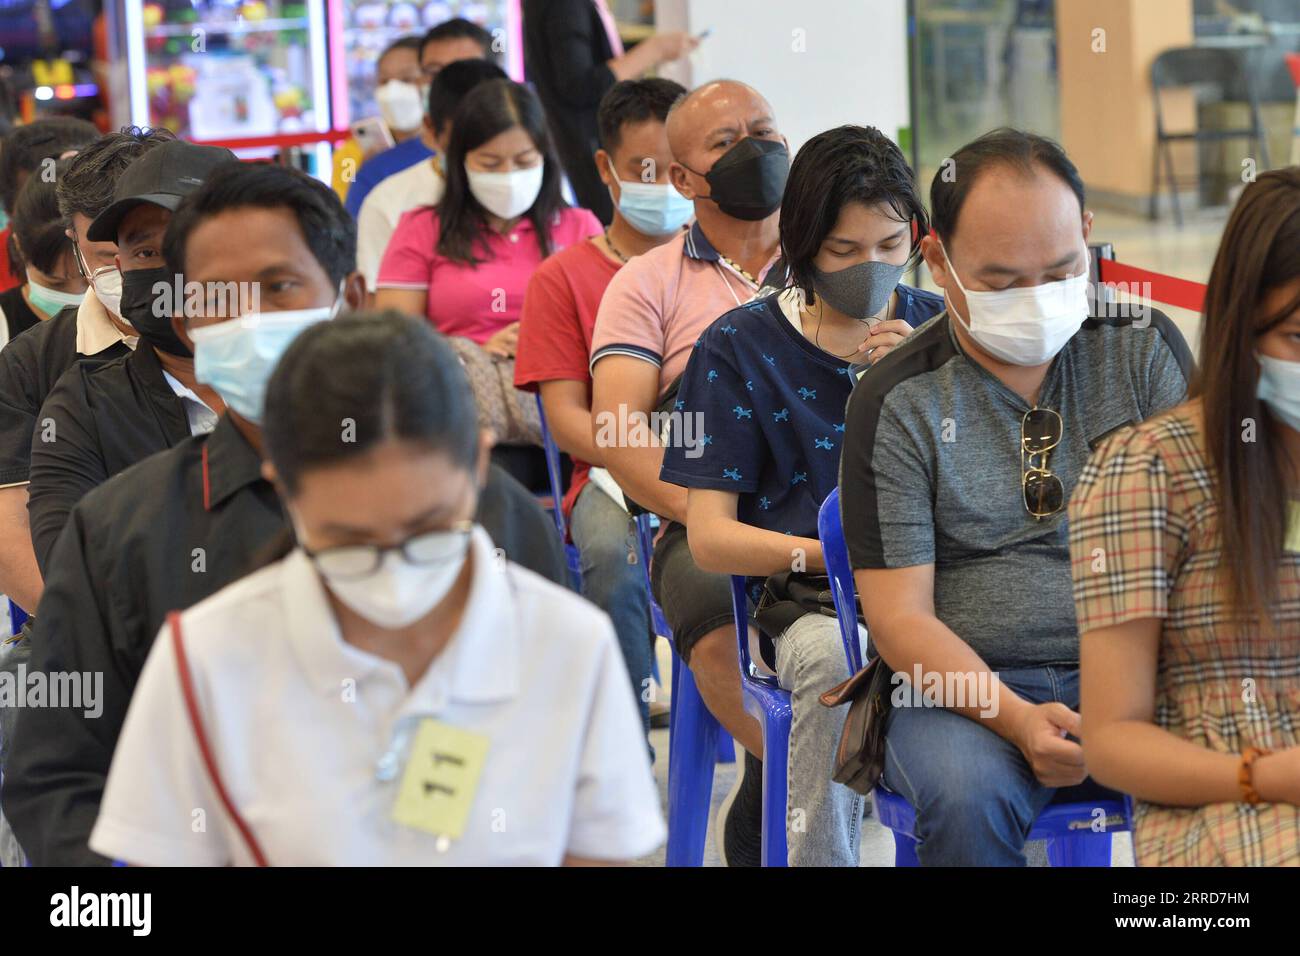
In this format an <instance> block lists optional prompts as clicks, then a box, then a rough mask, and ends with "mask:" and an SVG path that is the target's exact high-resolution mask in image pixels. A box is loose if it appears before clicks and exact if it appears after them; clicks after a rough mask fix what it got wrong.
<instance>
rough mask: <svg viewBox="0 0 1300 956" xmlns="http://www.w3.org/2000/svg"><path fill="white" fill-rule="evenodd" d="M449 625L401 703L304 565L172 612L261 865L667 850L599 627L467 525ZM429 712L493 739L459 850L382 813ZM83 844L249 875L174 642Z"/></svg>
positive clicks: (380, 662) (597, 614) (266, 572)
mask: <svg viewBox="0 0 1300 956" xmlns="http://www.w3.org/2000/svg"><path fill="white" fill-rule="evenodd" d="M471 554H472V556H473V561H474V571H473V580H472V583H471V590H470V596H469V600H468V602H467V605H466V608H465V612H464V616H463V618H462V621H461V626H460V628H459V629H458V630H457V632H456V633H455V634H454V635H453V637H452V639H451V641H450V642H448V644H447V646H446V648H445V649H444V650H443V652H442V653H441V654H439V655H438V657H437V658H436V659H435V660H434V662H433V663H432V664H431V665H430V667H429V669H428V670H427V671H426V672H425V674H424V675H423V676H422V677H421V678H420V680H419V681H418V682H417V683H416V684H415V686H414V687H412V688H408V687H407V684H406V680H405V678H404V676H403V674H402V671H401V669H400V668H399V667H398V666H397V665H396V664H394V663H392V662H391V661H388V660H385V659H383V658H380V657H377V656H375V655H373V654H370V653H367V652H365V651H362V650H361V649H359V648H357V647H355V646H353V645H351V644H348V643H346V642H345V641H344V640H343V639H342V636H341V634H340V631H339V628H338V625H337V623H336V621H335V619H334V616H333V614H332V612H331V610H330V607H329V604H328V600H327V598H326V594H325V591H324V587H323V585H322V584H321V582H320V579H319V577H318V576H317V574H316V571H315V568H314V567H313V566H312V564H311V562H310V561H309V559H308V558H307V557H306V556H305V555H304V554H303V553H302V552H301V551H294V552H293V553H292V554H290V555H289V556H288V557H287V558H285V559H284V560H283V561H280V562H277V563H276V564H274V565H271V566H269V567H267V568H264V569H262V570H260V571H258V572H256V573H255V574H253V575H251V576H249V577H247V578H244V579H243V580H240V581H237V582H235V583H234V584H232V585H230V586H229V587H226V588H224V589H223V590H221V591H219V592H218V593H217V594H215V595H213V596H212V597H210V598H208V599H206V600H204V601H202V602H200V603H199V604H197V605H195V606H194V607H193V608H191V609H190V610H188V611H186V612H185V613H184V614H183V615H182V618H181V621H182V628H183V633H184V643H185V649H186V654H187V656H188V658H189V666H190V671H191V673H192V675H193V680H194V686H195V690H196V694H197V697H198V704H199V707H200V709H201V711H202V713H203V716H204V723H205V726H206V729H207V736H208V740H209V742H210V746H211V748H212V752H213V757H214V759H215V762H216V764H217V766H218V767H219V768H220V773H221V777H222V781H223V784H224V786H225V789H226V791H227V793H228V794H229V795H230V799H231V801H232V802H233V803H234V805H235V806H236V808H237V809H238V811H239V813H240V814H241V816H242V817H243V818H244V820H245V822H246V823H247V824H248V826H249V828H250V829H251V830H252V832H253V834H254V836H255V838H256V840H257V842H258V844H259V845H260V847H261V849H262V851H263V853H264V854H265V856H266V859H267V860H268V862H269V863H270V864H272V865H276V864H279V865H306V866H317V865H327V866H332V865H343V866H408V865H409V866H431V865H435V866H441V865H446V866H457V865H465V866H474V865H554V864H559V863H560V862H561V861H562V859H563V858H564V856H565V854H572V855H574V856H578V857H587V858H593V859H599V860H624V859H631V858H633V857H637V856H642V855H644V854H646V853H649V852H651V851H652V850H654V849H655V848H656V847H657V846H659V845H660V844H661V843H662V842H663V839H664V836H665V828H664V823H663V817H662V814H661V812H660V807H659V798H658V792H657V790H656V788H655V784H654V780H653V777H652V774H651V771H650V766H649V762H648V760H647V758H646V748H645V739H644V736H643V733H642V729H641V723H640V720H639V718H638V716H637V712H636V707H635V704H634V701H633V696H632V689H631V686H630V680H629V678H628V676H627V671H626V669H625V668H624V665H623V659H622V656H621V654H620V653H619V649H618V645H617V643H616V641H615V637H614V630H613V627H612V625H611V624H610V621H609V618H608V617H606V616H605V614H604V613H603V612H601V611H599V610H598V609H597V608H596V607H594V606H593V605H591V604H589V603H587V602H586V601H585V600H583V599H581V598H579V597H578V596H577V595H575V594H572V593H571V592H569V591H566V590H564V589H563V588H560V587H558V586H557V585H555V584H552V583H551V582H549V581H546V580H545V579H543V578H541V577H540V576H538V575H536V574H533V573H532V572H530V571H528V570H526V569H524V568H521V567H518V566H517V565H513V564H508V563H507V562H505V561H503V560H499V559H498V558H497V557H496V555H495V553H494V548H493V546H492V542H491V539H490V538H489V537H488V535H487V533H486V532H485V531H483V530H482V529H481V528H475V530H474V534H473V540H472V545H471ZM428 718H433V719H435V720H436V721H438V722H439V723H440V724H442V725H450V726H451V727H454V728H456V729H457V730H458V731H468V732H470V733H472V734H476V735H481V737H482V738H486V741H487V751H486V757H485V758H484V759H483V763H482V772H481V775H480V777H479V782H478V786H477V789H475V790H473V791H472V792H473V796H472V799H471V802H470V807H469V811H468V816H467V817H465V823H464V829H463V831H462V833H461V835H460V837H459V838H457V839H450V840H449V839H448V838H447V837H446V836H445V835H444V836H438V835H435V834H434V833H432V832H428V831H427V830H425V829H417V828H414V827H411V826H407V825H404V824H401V823H398V822H395V821H394V820H393V819H392V811H393V807H394V802H395V800H396V799H397V794H398V790H399V785H400V782H401V780H402V778H403V776H404V773H405V770H406V764H407V759H408V756H410V753H411V749H412V740H413V739H414V738H415V737H416V735H417V732H418V728H419V726H420V725H421V723H422V721H424V720H425V719H428ZM90 845H91V846H92V847H93V848H94V849H95V850H96V851H97V852H99V853H102V854H104V855H105V856H110V857H114V858H116V859H121V860H125V861H126V862H128V863H139V864H145V865H160V866H168V865H184V864H190V865H208V866H218V865H224V864H232V863H233V864H237V865H248V864H250V863H251V862H252V861H253V857H252V854H251V853H250V851H249V849H248V847H247V845H246V844H245V842H244V840H243V839H242V837H241V836H240V834H239V831H238V829H237V828H236V826H235V824H234V822H233V821H232V820H231V819H230V817H229V816H228V814H227V813H226V811H225V809H224V808H223V806H222V804H221V802H220V800H219V798H218V797H217V795H216V789H215V788H214V787H213V786H212V784H211V782H210V779H209V776H208V773H207V771H206V769H205V767H204V764H203V761H202V759H201V757H200V754H199V749H198V746H197V744H196V742H195V738H194V733H193V730H192V728H191V725H190V722H189V719H188V717H187V714H186V711H185V703H184V696H183V694H182V691H181V687H180V683H179V679H178V676H177V670H176V659H175V653H174V650H173V646H172V640H171V636H170V633H169V630H168V628H167V627H166V626H164V628H163V631H162V633H161V634H160V635H159V637H158V638H157V640H156V641H155V642H154V645H153V649H152V651H151V652H150V654H149V659H148V661H147V663H146V664H145V668H144V671H143V673H142V674H141V677H140V682H139V684H138V685H137V687H136V690H135V694H134V696H133V698H132V700H131V706H130V709H129V711H128V713H127V718H126V723H125V725H124V727H123V730H122V735H121V738H120V740H119V741H118V745H117V750H116V753H115V755H114V758H113V765H112V769H111V771H110V773H109V778H108V785H107V788H106V790H105V793H104V798H103V802H102V804H101V806H100V814H99V819H98V821H97V823H96V824H95V829H94V832H93V833H92V835H91V839H90Z"/></svg>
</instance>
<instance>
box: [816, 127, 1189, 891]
mask: <svg viewBox="0 0 1300 956" xmlns="http://www.w3.org/2000/svg"><path fill="white" fill-rule="evenodd" d="M954 174H955V175H954ZM931 219H932V231H931V234H930V235H929V236H928V237H926V238H925V239H924V240H922V254H923V255H924V257H925V260H926V263H927V264H928V265H929V267H930V271H931V273H932V274H933V276H934V279H935V282H936V283H938V285H939V286H940V288H941V289H942V290H943V292H944V297H945V299H946V305H947V310H946V312H944V313H941V314H940V315H939V316H937V317H935V318H934V319H933V320H931V321H930V322H929V323H927V324H926V325H924V326H922V327H921V328H920V329H918V330H917V331H916V332H914V333H913V334H912V336H911V337H910V338H909V339H908V340H907V341H905V342H903V343H902V344H901V345H898V346H897V347H896V348H895V349H894V350H893V351H892V352H891V353H890V354H889V355H887V356H885V357H884V358H883V359H881V360H880V362H878V363H877V364H875V365H874V366H873V367H872V368H871V370H870V371H869V372H867V373H866V374H865V375H864V376H863V377H862V379H861V380H860V382H859V384H858V386H857V388H856V389H855V390H854V392H853V395H852V397H851V398H850V400H849V404H848V409H847V414H846V423H845V424H846V435H845V442H844V452H843V456H842V458H841V465H840V468H841V470H840V492H841V496H842V498H841V514H842V516H843V521H844V533H845V538H846V540H847V543H848V547H849V555H850V559H851V562H852V566H853V568H854V573H855V579H856V584H857V589H858V594H859V595H860V597H861V600H862V608H863V612H864V614H865V616H866V622H867V629H868V631H869V632H870V634H871V639H872V643H873V644H874V646H875V649H876V650H877V651H878V652H879V654H880V656H881V657H882V658H883V660H884V663H885V664H887V665H888V666H889V667H890V668H892V669H893V671H894V672H895V673H894V678H895V680H894V684H893V689H894V691H895V693H893V694H891V703H892V709H891V710H890V712H889V715H888V718H887V722H886V725H885V728H886V730H885V733H886V742H887V746H886V759H885V767H884V777H883V783H884V785H885V786H886V787H887V788H889V789H890V790H892V791H894V792H895V793H897V794H899V795H900V796H902V797H903V798H904V799H905V800H907V801H908V802H909V803H910V804H911V805H912V806H913V807H914V808H915V810H916V815H917V827H916V831H917V833H921V834H924V837H925V839H924V841H923V842H921V843H920V844H919V845H918V847H917V854H918V857H919V860H920V862H921V863H922V864H923V865H966V866H979V865H985V866H987V865H1006V866H1014V865H1023V864H1024V862H1025V857H1024V844H1025V839H1026V836H1027V834H1028V832H1029V829H1030V827H1031V826H1032V824H1033V822H1034V819H1035V818H1036V817H1037V816H1038V814H1039V813H1040V812H1041V811H1042V810H1043V809H1044V807H1046V806H1047V805H1048V803H1050V802H1052V801H1053V800H1057V801H1071V800H1095V799H1098V798H1099V797H1104V796H1106V795H1107V794H1106V792H1105V791H1103V790H1102V789H1101V788H1099V787H1097V786H1096V785H1095V784H1094V783H1092V781H1091V780H1090V779H1088V768H1087V766H1086V765H1085V763H1084V759H1083V749H1082V747H1081V746H1080V745H1079V742H1078V739H1079V734H1080V730H1081V719H1080V715H1079V713H1078V705H1079V681H1078V662H1079V644H1078V631H1077V627H1076V622H1075V616H1074V602H1073V599H1072V593H1071V568H1070V555H1069V547H1068V529H1067V527H1066V514H1065V505H1066V503H1067V501H1068V499H1069V495H1070V492H1071V490H1072V489H1073V487H1074V484H1075V482H1076V481H1077V480H1078V478H1079V474H1080V472H1081V471H1082V470H1083V467H1084V464H1085V462H1086V461H1087V459H1088V455H1089V453H1090V451H1091V450H1092V448H1093V447H1095V446H1096V444H1097V443H1098V442H1099V441H1101V440H1102V439H1103V438H1104V437H1105V436H1106V435H1108V434H1110V433H1111V432H1113V431H1116V430H1117V429H1122V428H1124V427H1125V426H1127V425H1130V424H1134V423H1136V422H1139V421H1141V420H1143V419H1145V418H1147V417H1149V416H1151V415H1153V414H1155V413H1156V412H1159V411H1161V410H1163V409H1165V408H1168V407H1170V406H1173V405H1176V404H1178V403H1179V402H1180V401H1181V400H1182V399H1183V396H1184V395H1185V394H1186V389H1187V382H1188V380H1189V377H1190V374H1191V365H1192V361H1191V354H1190V352H1189V350H1188V348H1187V344H1186V343H1185V342H1184V341H1183V339H1182V336H1181V335H1179V333H1178V331H1177V329H1176V328H1175V327H1174V326H1173V324H1172V323H1171V322H1170V321H1169V320H1168V319H1167V318H1166V317H1165V316H1163V315H1162V314H1160V313H1159V312H1156V311H1154V310H1152V309H1150V306H1149V304H1147V303H1140V302H1138V303H1133V304H1132V305H1131V306H1126V307H1114V306H1108V307H1107V308H1106V311H1105V314H1093V313H1092V312H1091V311H1090V304H1089V298H1088V269H1089V257H1088V249H1087V240H1088V236H1089V233H1090V231H1091V226H1092V214H1091V213H1089V212H1087V211H1086V209H1085V208H1084V190H1083V183H1082V181H1081V180H1080V178H1079V173H1078V171H1077V170H1076V169H1075V167H1074V164H1073V163H1072V162H1070V160H1069V158H1068V157H1067V156H1066V155H1065V152H1064V151H1063V150H1062V149H1061V148H1060V146H1058V145H1057V144H1056V143H1054V142H1052V141H1051V140H1048V139H1045V138H1043V137H1040V136H1036V135H1034V134H1031V133H1023V132H1020V131H1018V130H1009V129H1002V130H997V131H994V132H992V133H989V134H987V135H985V136H983V137H981V138H980V139H978V140H976V141H975V142H973V143H970V144H969V145H967V146H965V147H963V148H962V149H960V150H958V151H957V152H956V153H955V154H954V155H953V157H952V166H951V167H946V168H945V169H943V170H941V171H940V172H939V174H938V175H937V176H936V177H935V179H934V182H933V184H932V186H931ZM1102 560H1105V556H1102ZM900 688H901V690H900Z"/></svg>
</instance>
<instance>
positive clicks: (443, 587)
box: [299, 531, 470, 630]
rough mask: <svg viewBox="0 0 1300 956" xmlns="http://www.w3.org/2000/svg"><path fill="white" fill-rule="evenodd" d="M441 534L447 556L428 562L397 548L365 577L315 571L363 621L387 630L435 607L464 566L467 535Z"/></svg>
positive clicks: (407, 624)
mask: <svg viewBox="0 0 1300 956" xmlns="http://www.w3.org/2000/svg"><path fill="white" fill-rule="evenodd" d="M445 535H446V539H447V550H448V556H447V558H446V559H445V560H440V561H437V562H435V563H432V564H412V563H410V562H409V561H407V560H406V558H405V557H403V556H402V554H401V552H400V551H389V552H387V553H386V554H385V555H384V556H383V558H381V559H380V564H379V567H378V568H376V569H375V570H374V571H373V572H371V573H370V574H367V575H366V576H365V577H361V578H348V579H340V578H335V577H331V576H329V575H327V574H325V573H324V572H319V573H320V575H321V578H322V580H324V582H325V585H326V587H328V588H329V589H330V591H331V592H333V594H334V596H335V597H336V598H338V599H339V600H340V601H342V602H343V603H344V604H346V605H347V606H348V607H350V608H351V609H352V610H353V611H355V612H356V613H357V614H359V615H361V616H362V617H364V618H365V619H366V620H367V621H370V622H371V623H372V624H377V625H379V626H380V627H383V628H388V629H389V630H396V629H398V628H403V627H407V626H409V625H411V624H414V623H415V622H416V621H418V620H420V618H422V617H424V616H425V615H426V614H428V613H429V612H430V611H432V610H433V609H434V608H435V607H437V606H438V604H439V603H440V602H441V601H442V600H443V598H445V597H446V596H447V595H448V594H449V593H450V592H451V589H452V586H453V585H454V584H455V583H456V579H457V578H458V577H459V576H460V572H461V569H462V568H464V566H465V557H466V555H468V553H469V541H470V538H469V536H468V535H465V534H461V533H458V532H455V531H448V532H446V533H445ZM299 540H300V541H301V540H302V537H301V534H299ZM318 570H319V569H318Z"/></svg>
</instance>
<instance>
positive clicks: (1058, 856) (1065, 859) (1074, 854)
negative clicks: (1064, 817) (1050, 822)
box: [1047, 830, 1111, 866]
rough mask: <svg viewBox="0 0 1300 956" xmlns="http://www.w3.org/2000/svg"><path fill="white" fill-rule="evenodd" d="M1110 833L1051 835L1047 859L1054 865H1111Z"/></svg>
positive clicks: (1081, 832)
mask: <svg viewBox="0 0 1300 956" xmlns="http://www.w3.org/2000/svg"><path fill="white" fill-rule="evenodd" d="M1110 838H1111V835H1110V834H1109V833H1092V832H1090V831H1088V830H1080V831H1079V832H1077V833H1071V834H1069V835H1061V836H1055V837H1049V838H1048V840H1047V861H1048V862H1049V863H1051V865H1052V866H1110V842H1111V840H1110Z"/></svg>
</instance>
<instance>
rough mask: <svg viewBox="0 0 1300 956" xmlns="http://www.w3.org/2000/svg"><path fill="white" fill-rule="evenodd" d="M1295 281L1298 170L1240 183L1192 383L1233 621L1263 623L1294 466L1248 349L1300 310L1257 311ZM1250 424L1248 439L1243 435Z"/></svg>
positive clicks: (1299, 257)
mask: <svg viewBox="0 0 1300 956" xmlns="http://www.w3.org/2000/svg"><path fill="white" fill-rule="evenodd" d="M1297 278H1300V168H1296V167H1292V168H1290V169H1280V170H1274V171H1272V172H1267V173H1264V174H1262V175H1261V176H1260V177H1259V179H1258V180H1257V181H1256V182H1254V183H1251V184H1250V185H1249V186H1247V187H1246V189H1245V190H1244V191H1243V192H1242V194H1241V198H1240V199H1239V200H1238V201H1237V206H1236V208H1235V209H1234V210H1233V211H1232V216H1231V217H1230V218H1229V219H1228V225H1227V228H1225V229H1224V231H1223V239H1222V241H1221V242H1220V243H1219V251H1218V254H1217V255H1216V256H1215V259H1214V268H1213V270H1212V271H1211V272H1210V282H1209V286H1208V288H1207V289H1206V294H1205V313H1204V322H1203V324H1202V332H1201V354H1202V355H1203V356H1205V360H1204V361H1203V362H1201V363H1200V373H1199V375H1198V376H1197V380H1196V382H1195V383H1194V385H1193V387H1192V389H1191V393H1192V395H1193V396H1195V397H1197V398H1199V399H1200V403H1201V409H1202V414H1203V416H1204V421H1205V445H1206V454H1207V458H1208V460H1209V464H1210V468H1211V470H1212V471H1213V474H1214V500H1215V503H1216V504H1217V506H1218V522H1219V534H1220V537H1221V539H1222V544H1221V546H1220V547H1221V552H1222V557H1221V561H1220V567H1221V568H1223V570H1224V572H1225V574H1226V583H1227V586H1228V595H1229V603H1230V607H1231V609H1232V611H1233V613H1234V616H1235V617H1236V619H1237V620H1249V619H1255V620H1258V621H1259V622H1260V624H1261V625H1263V626H1264V627H1266V628H1267V627H1268V626H1269V622H1270V621H1271V615H1270V614H1269V613H1268V611H1269V608H1270V607H1271V605H1272V603H1273V601H1274V600H1275V599H1276V597H1277V568H1278V562H1279V560H1280V559H1281V555H1282V544H1283V534H1284V529H1285V527H1286V520H1287V507H1288V501H1289V499H1290V497H1291V496H1290V493H1289V492H1290V491H1291V490H1294V488H1295V487H1296V476H1297V465H1298V464H1300V463H1297V462H1295V461H1291V460H1290V459H1289V458H1288V456H1287V453H1286V447H1285V444H1284V443H1283V442H1282V441H1281V440H1280V438H1279V433H1278V429H1280V428H1281V427H1282V426H1281V424H1280V423H1279V422H1277V421H1276V420H1275V419H1274V418H1273V416H1272V414H1271V413H1270V412H1269V410H1268V406H1267V405H1265V404H1264V403H1263V402H1261V401H1260V400H1259V398H1257V397H1256V394H1255V393H1256V388H1257V385H1258V381H1259V372H1260V370H1259V362H1258V361H1257V360H1256V358H1255V349H1256V345H1257V341H1258V339H1259V337H1260V336H1261V335H1263V334H1264V333H1265V332H1268V331H1269V330H1270V329H1272V328H1273V327H1274V326H1275V325H1277V324H1278V323H1279V322H1281V321H1282V320H1283V319H1284V318H1286V317H1287V316H1288V315H1290V314H1292V313H1293V312H1295V310H1296V309H1298V308H1300V295H1298V296H1297V297H1296V298H1295V299H1294V300H1293V301H1291V302H1289V303H1287V305H1286V306H1285V307H1284V308H1283V309H1281V310H1280V311H1278V312H1274V313H1265V312H1264V309H1263V301H1264V299H1265V298H1266V297H1267V296H1268V295H1269V294H1270V293H1271V292H1273V291H1274V290H1276V289H1277V288H1279V287H1280V286H1283V285H1285V284H1287V283H1289V282H1293V281H1295V280H1296V279H1297ZM1252 422H1253V423H1255V427H1256V435H1255V440H1254V441H1253V442H1251V441H1246V440H1245V439H1244V436H1243V429H1245V428H1247V427H1250V423H1252Z"/></svg>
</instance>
